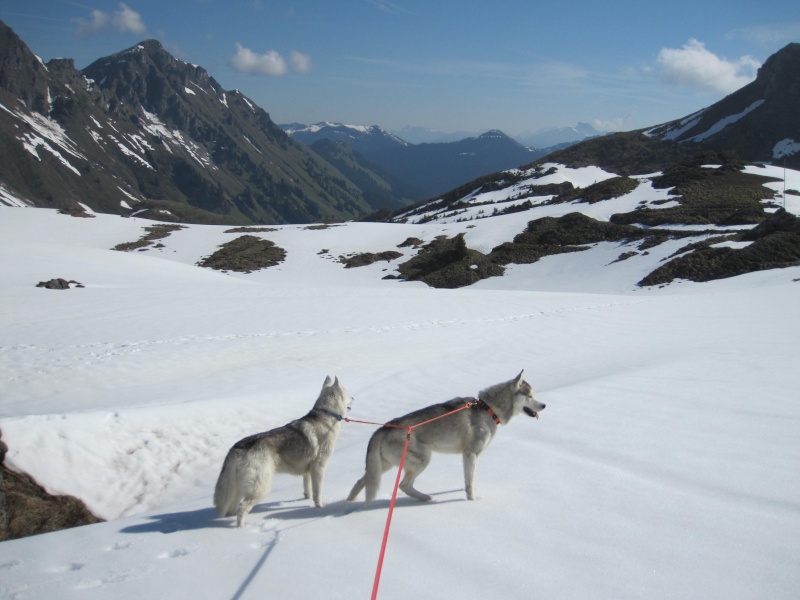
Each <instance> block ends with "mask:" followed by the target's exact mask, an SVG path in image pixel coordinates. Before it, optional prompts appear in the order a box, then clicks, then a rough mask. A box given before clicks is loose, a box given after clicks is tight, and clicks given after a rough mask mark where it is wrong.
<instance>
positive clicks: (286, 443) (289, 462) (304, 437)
mask: <svg viewBox="0 0 800 600" xmlns="http://www.w3.org/2000/svg"><path fill="white" fill-rule="evenodd" d="M352 403H353V398H351V397H350V395H349V394H348V393H347V391H346V390H345V389H344V388H343V387H342V385H341V384H340V383H339V378H338V377H337V378H336V380H335V381H331V378H330V377H327V378H326V379H325V383H324V384H323V386H322V391H321V392H320V394H319V398H317V401H316V402H315V403H314V408H312V409H311V410H310V411H309V413H308V414H307V415H306V416H304V417H302V418H300V419H297V420H295V421H292V422H291V423H289V424H288V425H284V426H283V427H278V428H276V429H271V430H270V431H265V432H263V433H257V434H255V435H251V436H249V437H246V438H244V439H242V440H239V441H238V442H236V443H235V444H234V445H233V447H232V448H231V449H230V450H229V451H228V455H227V456H226V457H225V462H224V463H223V464H222V471H221V472H220V474H219V479H217V486H216V488H215V489H214V506H215V507H216V508H217V512H218V513H219V515H220V516H221V517H228V516H231V515H233V514H236V526H237V527H242V526H243V525H244V521H245V517H247V513H249V512H250V509H252V508H253V505H255V504H256V503H257V502H259V501H261V500H262V499H263V498H265V497H266V496H267V494H269V492H270V490H271V489H272V477H273V475H274V474H275V473H291V474H293V475H302V476H303V492H304V496H305V497H306V498H311V499H313V501H314V505H315V506H322V501H321V500H320V495H321V492H322V478H323V476H324V474H325V465H326V464H327V463H328V460H329V459H330V457H331V454H333V447H334V445H335V444H336V437H337V436H338V435H339V429H340V428H341V420H342V418H343V417H344V415H345V413H346V412H347V411H348V410H350V406H351V405H352Z"/></svg>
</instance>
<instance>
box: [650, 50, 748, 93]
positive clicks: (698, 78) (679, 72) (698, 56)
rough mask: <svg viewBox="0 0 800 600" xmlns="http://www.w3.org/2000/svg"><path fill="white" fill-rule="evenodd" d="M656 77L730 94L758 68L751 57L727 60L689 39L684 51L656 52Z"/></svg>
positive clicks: (744, 82) (745, 83)
mask: <svg viewBox="0 0 800 600" xmlns="http://www.w3.org/2000/svg"><path fill="white" fill-rule="evenodd" d="M658 63H659V67H660V69H659V74H660V76H661V77H662V78H663V79H665V80H666V81H668V82H670V83H675V84H678V85H686V86H690V87H696V88H700V89H706V90H713V91H716V92H724V93H726V94H727V93H730V92H734V91H736V90H738V89H739V88H741V87H742V86H744V85H747V84H748V83H750V82H751V81H753V79H755V75H756V71H757V70H758V67H760V66H761V63H759V62H758V61H757V60H755V59H754V58H752V57H750V56H743V57H741V58H740V59H738V60H737V61H733V62H731V61H728V60H726V59H724V58H720V57H719V56H717V55H716V54H714V53H713V52H709V51H708V50H707V49H706V47H705V45H704V44H703V43H702V42H699V41H697V40H695V39H690V40H689V41H688V42H687V43H686V44H685V45H684V46H683V48H678V49H675V48H663V49H662V50H661V52H659V53H658Z"/></svg>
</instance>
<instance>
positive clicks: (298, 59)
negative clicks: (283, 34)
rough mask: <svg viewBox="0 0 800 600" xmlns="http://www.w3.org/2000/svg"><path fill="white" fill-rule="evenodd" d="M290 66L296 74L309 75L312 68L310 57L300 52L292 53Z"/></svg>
mask: <svg viewBox="0 0 800 600" xmlns="http://www.w3.org/2000/svg"><path fill="white" fill-rule="evenodd" d="M292 66H294V70H295V71H297V72H298V73H309V72H311V69H312V68H313V67H312V65H311V57H310V56H309V55H308V54H303V53H302V52H297V51H295V52H292Z"/></svg>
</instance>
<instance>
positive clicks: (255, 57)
mask: <svg viewBox="0 0 800 600" xmlns="http://www.w3.org/2000/svg"><path fill="white" fill-rule="evenodd" d="M230 65H231V67H233V69H234V70H236V71H239V72H240V73H250V74H251V75H269V76H272V77H281V76H283V75H286V74H287V73H289V71H290V66H291V68H292V69H294V71H295V72H297V73H309V72H310V71H311V70H312V65H311V57H310V56H308V55H307V54H303V53H302V52H296V51H294V52H292V53H291V55H290V60H286V58H284V57H283V55H281V54H280V52H277V51H276V50H270V51H268V52H264V53H258V52H254V51H253V50H250V49H249V48H245V47H244V46H242V45H241V44H239V43H237V44H236V54H234V55H233V56H232V57H231V59H230Z"/></svg>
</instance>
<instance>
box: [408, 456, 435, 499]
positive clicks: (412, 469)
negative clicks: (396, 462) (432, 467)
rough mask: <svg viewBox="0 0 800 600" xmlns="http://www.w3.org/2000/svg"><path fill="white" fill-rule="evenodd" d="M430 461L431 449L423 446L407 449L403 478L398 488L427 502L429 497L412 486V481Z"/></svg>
mask: <svg viewBox="0 0 800 600" xmlns="http://www.w3.org/2000/svg"><path fill="white" fill-rule="evenodd" d="M430 462H431V451H430V450H429V449H428V448H426V447H424V446H417V447H416V448H415V449H414V450H411V449H409V451H408V454H407V455H406V461H405V466H404V469H403V471H404V475H403V480H402V481H401V482H400V489H401V490H403V492H404V493H406V494H408V495H409V496H411V497H412V498H415V499H417V500H419V501H421V502H428V501H429V500H430V499H431V497H430V496H429V495H428V494H423V493H422V492H420V491H419V490H418V489H416V488H415V487H414V481H415V480H416V479H417V477H419V475H420V473H422V472H423V471H424V470H425V468H426V467H427V466H428V464H429V463H430Z"/></svg>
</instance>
